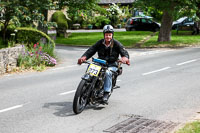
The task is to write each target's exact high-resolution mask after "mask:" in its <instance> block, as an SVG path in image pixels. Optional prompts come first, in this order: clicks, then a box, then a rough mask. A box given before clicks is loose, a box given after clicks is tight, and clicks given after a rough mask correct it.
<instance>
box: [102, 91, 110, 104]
mask: <svg viewBox="0 0 200 133" xmlns="http://www.w3.org/2000/svg"><path fill="white" fill-rule="evenodd" d="M109 93H110V92H104V96H103V102H104V103H108V98H109Z"/></svg>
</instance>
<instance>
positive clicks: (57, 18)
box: [52, 11, 68, 29]
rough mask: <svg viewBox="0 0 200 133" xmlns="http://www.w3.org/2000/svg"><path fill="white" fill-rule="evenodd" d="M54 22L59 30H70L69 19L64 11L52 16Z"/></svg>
mask: <svg viewBox="0 0 200 133" xmlns="http://www.w3.org/2000/svg"><path fill="white" fill-rule="evenodd" d="M52 22H56V23H57V25H58V29H68V23H67V18H66V16H65V14H64V13H63V12H62V11H57V12H55V13H54V14H53V15H52Z"/></svg>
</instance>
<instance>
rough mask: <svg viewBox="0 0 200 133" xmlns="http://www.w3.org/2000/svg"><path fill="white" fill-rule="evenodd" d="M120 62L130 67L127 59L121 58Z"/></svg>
mask: <svg viewBox="0 0 200 133" xmlns="http://www.w3.org/2000/svg"><path fill="white" fill-rule="evenodd" d="M119 61H120V62H122V63H124V64H127V65H130V61H129V59H128V58H127V57H125V56H124V57H122V58H121V59H120V60H119Z"/></svg>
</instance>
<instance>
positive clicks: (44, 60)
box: [17, 43, 57, 70]
mask: <svg viewBox="0 0 200 133" xmlns="http://www.w3.org/2000/svg"><path fill="white" fill-rule="evenodd" d="M51 49H52V50H53V48H51ZM46 50H48V51H46ZM52 50H51V51H52ZM48 52H49V46H48V45H44V44H43V45H40V44H39V43H37V44H34V45H33V47H32V48H29V49H26V52H25V53H23V54H22V55H20V56H19V58H18V61H17V65H18V66H19V67H20V68H25V69H29V68H33V69H35V70H43V69H44V68H45V66H54V65H56V64H57V63H56V59H55V58H53V57H51V56H50V54H52V53H48Z"/></svg>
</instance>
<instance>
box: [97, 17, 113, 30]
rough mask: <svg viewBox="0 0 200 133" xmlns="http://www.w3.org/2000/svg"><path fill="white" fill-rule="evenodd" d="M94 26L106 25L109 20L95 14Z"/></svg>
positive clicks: (101, 26)
mask: <svg viewBox="0 0 200 133" xmlns="http://www.w3.org/2000/svg"><path fill="white" fill-rule="evenodd" d="M95 19H96V23H95V26H96V27H98V28H103V27H104V25H107V24H109V23H110V20H109V19H108V18H106V17H105V16H97V17H96V18H95Z"/></svg>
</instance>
